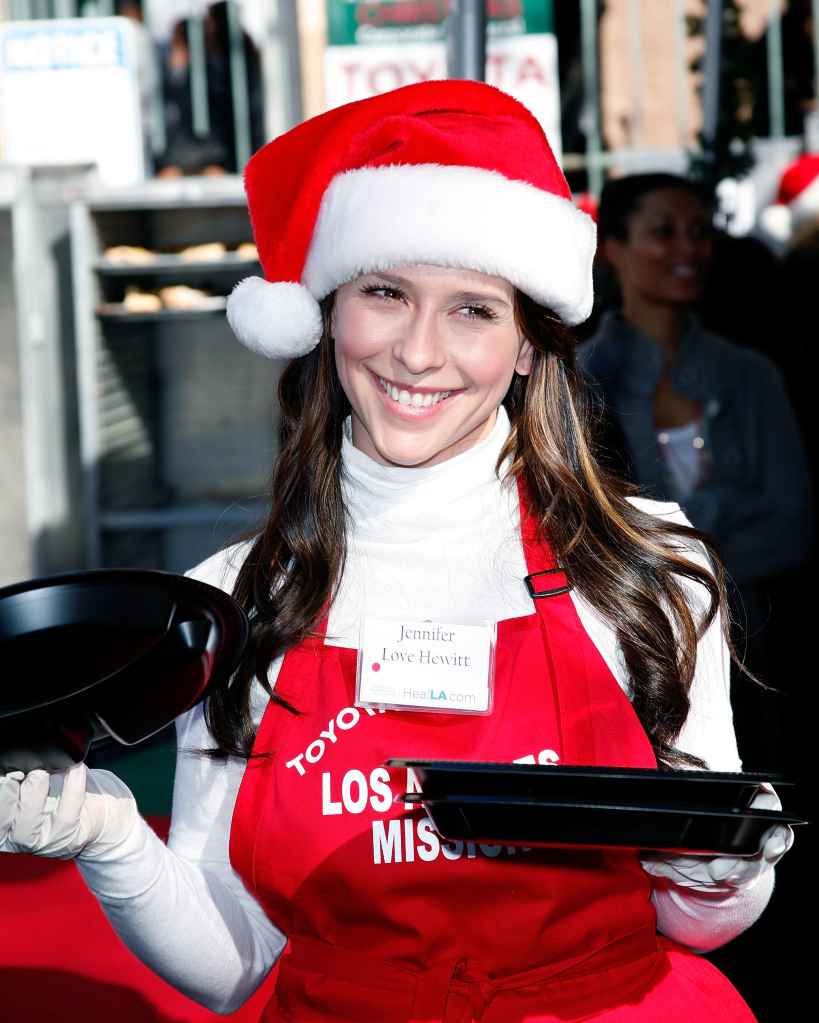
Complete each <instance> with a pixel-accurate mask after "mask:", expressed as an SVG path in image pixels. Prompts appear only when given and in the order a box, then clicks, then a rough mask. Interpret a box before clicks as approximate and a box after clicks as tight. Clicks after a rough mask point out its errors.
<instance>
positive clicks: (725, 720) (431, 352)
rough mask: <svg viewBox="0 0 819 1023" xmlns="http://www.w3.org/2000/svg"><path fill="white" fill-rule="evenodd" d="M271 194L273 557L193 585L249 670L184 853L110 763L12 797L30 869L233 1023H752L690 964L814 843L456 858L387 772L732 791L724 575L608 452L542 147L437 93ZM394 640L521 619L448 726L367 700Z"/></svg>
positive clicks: (289, 170)
mask: <svg viewBox="0 0 819 1023" xmlns="http://www.w3.org/2000/svg"><path fill="white" fill-rule="evenodd" d="M246 185H247V193H248V198H249V205H250V213H251V217H252V220H253V225H254V231H255V236H256V241H257V244H258V246H259V252H260V258H261V262H262V265H263V268H264V274H265V279H264V280H261V279H252V280H249V281H245V282H243V283H242V284H241V285H240V286H239V287H238V289H237V290H236V292H235V293H234V295H233V296H232V298H231V301H230V306H229V317H230V321H231V324H232V326H233V328H234V330H235V332H236V333H237V335H238V336H239V337H240V339H241V340H242V341H243V342H244V343H245V344H247V345H249V346H250V347H252V348H254V349H256V350H258V351H260V352H261V353H263V354H265V355H268V356H270V357H272V358H280V359H282V358H286V359H289V360H290V361H289V363H288V365H287V367H286V368H285V370H284V373H283V376H282V379H281V385H280V394H279V398H280V404H281V415H282V450H281V455H280V457H279V459H278V461H277V464H276V466H275V471H274V478H273V486H272V498H271V500H272V503H271V510H270V514H269V516H268V518H267V521H266V522H265V524H264V527H263V529H262V530H261V531H260V532H259V533H258V535H257V536H255V537H254V538H253V539H251V540H249V541H248V542H246V543H243V544H240V545H238V546H235V547H232V548H230V549H228V550H226V551H222V552H220V553H219V554H217V555H215V556H214V557H213V558H211V559H210V560H208V561H206V562H205V563H204V564H202V565H200V566H199V567H198V568H197V569H195V570H194V573H193V574H194V576H195V577H196V578H199V579H202V580H206V581H208V582H212V583H216V584H217V585H221V586H223V587H224V588H225V589H227V590H229V591H231V592H232V593H233V594H234V595H235V596H236V597H237V599H238V600H239V601H241V603H242V604H243V606H244V607H245V609H246V610H247V611H248V613H249V614H250V616H251V619H252V623H253V638H254V642H253V644H252V648H251V649H250V650H249V652H248V655H247V657H246V659H245V662H244V663H243V664H242V666H241V667H240V669H239V671H238V672H237V673H236V675H235V677H234V679H233V681H232V684H231V686H230V688H229V689H228V690H227V691H226V692H224V693H222V694H220V695H219V696H218V697H214V698H213V699H212V700H211V701H210V702H209V703H208V704H207V705H206V706H205V708H204V709H202V708H198V709H196V710H194V711H192V712H190V713H188V714H186V715H185V716H184V717H183V718H182V719H180V721H179V722H178V738H179V748H180V755H179V760H178V766H177V774H176V779H175V793H174V811H173V823H172V831H171V837H170V842H169V845H168V846H167V847H166V846H164V845H163V844H162V843H161V842H160V841H159V840H158V839H157V838H156V837H155V836H154V835H153V833H152V832H151V831H150V829H149V828H148V827H147V825H146V824H145V823H144V822H143V821H142V820H141V819H140V817H139V816H138V814H137V812H136V809H135V806H134V803H133V800H132V799H131V798H130V795H129V793H128V791H127V789H126V788H125V787H124V786H123V785H122V784H121V783H120V782H118V781H117V780H116V779H115V778H114V777H113V776H112V775H110V774H107V773H106V772H102V771H86V770H85V769H84V768H83V767H79V768H77V769H75V770H72V771H71V772H69V773H68V774H67V775H66V776H65V777H64V779H63V780H62V784H61V787H60V786H55V785H53V784H52V790H54V789H55V788H56V789H59V790H60V791H59V793H58V796H59V798H58V799H57V800H54V799H52V800H51V801H49V802H48V803H47V802H46V797H47V794H48V785H49V779H48V778H47V776H44V775H43V773H42V772H32V774H30V775H29V776H27V777H26V778H25V780H23V781H22V782H20V781H19V780H16V779H5V781H4V785H3V788H2V793H3V795H2V800H3V807H2V808H0V821H3V822H4V824H3V832H2V836H3V837H2V842H3V847H4V848H5V849H7V850H17V849H27V850H32V851H36V852H39V853H41V854H43V855H49V854H52V855H62V856H74V857H76V860H77V863H78V866H79V869H80V871H81V873H82V875H83V876H84V878H85V879H86V881H87V883H88V884H89V886H90V887H91V889H92V890H93V891H94V892H95V894H96V895H97V897H98V898H99V900H100V902H101V904H102V906H103V908H104V909H105V912H106V913H107V914H108V916H109V918H110V920H111V922H112V923H113V925H114V927H115V928H116V930H117V931H118V932H119V934H120V935H121V936H122V937H123V938H124V940H125V941H126V942H127V943H128V944H129V945H130V947H131V948H132V949H133V950H134V951H135V952H136V953H137V954H138V955H139V956H140V958H142V959H143V960H144V961H145V962H147V963H149V964H150V965H151V966H152V967H153V969H155V970H156V971H157V972H158V973H159V974H161V976H163V977H165V978H166V979H167V980H168V981H170V983H172V984H173V985H175V986H176V987H178V988H179V989H181V990H182V991H184V992H186V993H187V994H188V995H190V996H191V997H192V998H194V999H197V1000H198V1001H200V1002H202V1003H204V1004H206V1005H208V1006H210V1007H211V1008H214V1009H216V1010H217V1011H219V1012H229V1011H231V1010H232V1009H233V1008H235V1007H236V1006H238V1005H240V1004H241V1003H242V1002H243V1001H244V1000H245V999H247V998H248V997H249V995H250V994H251V993H252V992H253V991H254V990H255V988H256V987H257V986H258V985H259V984H260V982H261V981H262V979H263V978H264V977H265V976H266V975H267V974H268V972H269V971H270V969H271V967H272V966H273V964H274V963H275V962H276V961H277V960H280V963H279V974H278V980H277V985H276V989H275V993H274V995H273V997H272V1000H271V1002H270V1004H269V1005H268V1006H267V1008H266V1010H265V1012H264V1015H263V1018H264V1020H265V1021H268V1023H272V1021H285V1020H287V1021H298V1023H319V1021H322V1023H326V1021H331V1020H332V1021H349V1023H353V1021H356V1023H364V1021H373V1020H378V1021H395V1023H398V1021H401V1023H409V1021H422V1020H423V1021H434V1020H439V1021H448V1023H450V1021H451V1023H454V1021H456V1020H457V1021H469V1020H483V1021H485V1023H493V1021H495V1023H507V1021H508V1023H512V1021H515V1023H519V1021H523V1020H528V1021H532V1023H536V1021H537V1023H549V1021H557V1020H561V1021H568V1020H579V1019H584V1020H600V1021H607V1023H615V1021H620V1020H623V1021H625V1020H646V1021H649V1020H651V1021H656V1020H658V1019H662V1018H664V1017H665V1016H667V1015H669V1014H671V1015H674V1014H675V1012H676V1013H677V1014H679V1016H680V1017H682V1016H683V1015H684V1017H685V1018H686V1019H687V1020H720V1021H721V1023H730V1021H737V1023H739V1021H747V1020H751V1019H752V1018H753V1017H752V1015H751V1013H750V1011H749V1009H748V1008H747V1006H746V1005H745V1003H744V1002H743V1001H742V999H741V998H740V997H739V995H738V994H737V993H736V991H735V990H734V989H733V988H732V987H731V985H730V984H729V983H728V981H727V980H725V978H724V977H722V976H721V975H720V974H719V973H718V972H717V971H716V970H715V969H714V968H713V967H712V966H711V965H710V964H709V963H708V962H706V961H705V960H704V959H702V958H701V957H700V956H698V955H696V954H695V952H697V951H703V950H708V949H711V948H714V947H715V946H717V945H719V944H721V943H723V942H725V941H727V940H729V939H730V938H731V937H733V936H734V935H736V934H737V933H739V932H740V931H742V930H743V929H744V928H746V927H747V926H748V925H749V924H750V923H751V922H753V920H755V919H756V918H757V916H758V915H759V913H760V912H761V911H762V909H763V908H764V906H765V904H766V902H767V900H768V897H769V895H770V891H771V887H772V884H773V865H774V863H775V862H776V860H778V859H779V857H780V856H781V855H782V854H783V853H784V851H785V849H786V847H787V846H788V844H789V842H790V834H789V832H787V830H786V829H784V828H777V829H774V830H772V831H771V832H770V833H769V834H768V835H767V836H766V840H765V841H764V843H763V845H762V848H760V850H759V853H758V854H757V855H756V856H754V857H750V858H748V859H745V860H742V861H740V860H734V859H726V858H724V857H710V858H709V857H675V856H661V855H655V856H648V855H644V856H643V858H642V860H641V859H640V858H639V857H638V856H637V855H636V854H635V853H634V852H630V851H619V852H618V851H595V850H585V851H583V850H577V849H568V850H535V849H519V848H515V847H512V846H508V847H507V846H497V845H487V844H477V843H469V842H466V843H462V842H445V841H443V840H441V839H440V838H439V837H438V836H437V835H436V834H435V832H434V831H433V830H432V828H431V826H430V825H429V822H428V821H427V820H426V818H425V817H424V815H423V814H422V813H420V812H419V811H417V810H416V809H414V808H413V807H412V806H411V805H409V804H408V805H405V802H404V801H403V800H400V799H399V801H398V802H396V801H395V800H396V797H400V796H401V795H402V794H403V793H405V792H406V791H407V789H408V788H410V789H411V788H412V778H411V777H409V776H408V775H407V772H406V770H405V769H400V770H399V769H390V768H388V767H386V766H385V762H386V761H387V760H388V759H389V758H390V757H393V756H396V755H399V756H400V755H405V756H413V757H425V758H447V759H458V760H495V761H523V762H540V763H565V764H587V765H621V766H627V767H654V766H656V765H657V763H660V764H663V765H670V766H690V767H703V766H705V765H707V766H708V767H709V768H711V769H723V770H732V771H735V770H739V768H740V764H739V760H738V758H737V753H736V745H735V740H734V733H733V728H732V723H731V711H730V705H729V701H728V653H727V648H726V645H725V641H724V639H723V635H722V608H723V598H722V590H721V584H720V577H719V571H718V569H717V568H716V567H715V566H714V563H712V562H711V561H710V560H709V558H708V557H707V555H706V553H705V549H704V547H703V542H702V540H701V539H700V538H699V537H698V535H697V534H696V533H695V532H694V531H693V530H692V529H690V528H689V527H688V526H687V525H686V520H685V519H684V517H683V516H682V514H681V513H680V511H679V508H678V507H677V506H676V505H673V504H655V503H652V502H648V501H642V500H637V499H629V498H627V496H626V490H625V488H624V486H623V485H621V484H620V483H618V482H617V481H616V480H614V479H612V478H611V477H609V476H607V475H606V474H605V473H604V472H603V471H602V470H601V469H600V467H599V466H598V464H597V462H596V460H595V457H594V453H593V451H592V449H591V447H590V442H589V439H588V435H587V432H586V419H585V411H584V400H583V393H582V389H581V386H580V384H579V382H578V378H577V375H576V372H575V368H574V352H573V341H572V337H571V334H570V332H569V329H568V328H569V327H570V326H571V325H572V324H576V323H578V322H581V321H582V320H583V319H585V318H586V316H587V315H588V312H589V308H590V304H591V297H592V296H591V262H592V256H593V253H594V234H595V232H594V226H593V223H592V221H591V220H590V219H589V218H588V217H587V216H586V215H585V214H584V213H582V212H580V211H579V210H577V209H575V207H574V206H573V204H572V202H571V197H570V194H569V191H568V188H567V186H566V183H565V180H564V178H563V175H562V174H561V171H560V169H559V167H558V165H557V164H556V162H555V160H554V157H553V156H552V153H551V151H550V149H549V146H548V144H547V142H546V139H545V138H544V136H543V133H542V131H541V129H540V127H539V125H538V124H537V122H536V121H535V120H534V118H533V117H532V116H531V115H530V114H529V113H528V111H527V110H526V109H525V108H523V107H522V106H521V105H520V104H519V103H517V102H516V101H514V100H512V99H511V98H510V97H508V96H506V95H504V94H503V93H501V92H499V91H497V90H495V89H492V88H490V87H488V86H486V85H483V84H479V83H474V82H427V83H423V84H420V85H415V86H410V87H408V88H405V89H401V90H398V91H396V92H393V93H388V94H386V95H383V96H380V97H376V98H373V99H368V100H364V101H361V102H359V103H354V104H350V105H348V106H345V107H341V108H339V109H337V110H333V111H330V112H329V113H326V114H323V115H321V116H320V117H317V118H314V119H313V120H311V121H308V122H306V123H305V124H302V125H300V126H299V127H297V128H295V129H293V130H292V131H290V132H288V133H287V134H286V135H284V136H282V137H281V138H279V139H277V140H275V141H273V142H271V143H270V144H269V145H268V146H266V147H265V148H264V149H262V150H261V151H260V152H259V153H257V154H256V156H255V157H254V158H253V159H252V160H251V161H250V164H249V165H248V168H247V173H246ZM384 620H387V621H388V622H390V621H391V622H393V623H396V622H397V623H401V624H402V626H406V625H407V623H409V625H412V623H415V625H416V627H417V624H418V623H419V622H420V623H423V624H424V628H423V629H420V630H419V629H417V628H416V631H424V630H425V629H426V627H427V626H428V631H429V636H430V637H432V636H433V635H434V636H435V637H438V638H440V637H441V636H449V635H454V634H455V633H456V632H457V631H458V630H459V629H463V628H464V627H465V626H474V627H475V629H476V630H477V633H481V629H480V626H485V624H486V623H487V622H488V623H491V625H492V626H493V627H494V626H495V625H496V628H497V643H496V649H495V655H494V660H493V663H494V673H493V677H490V674H491V673H489V674H488V673H487V672H484V673H483V675H482V676H480V675H478V676H476V677H475V678H474V679H473V680H472V683H471V684H472V689H471V690H470V692H471V695H472V696H473V697H476V698H477V699H478V703H479V704H480V705H481V706H483V707H484V709H490V710H491V712H490V713H482V714H474V713H458V711H459V710H463V706H460V707H459V706H457V705H452V706H447V707H445V711H446V712H445V713H438V712H433V711H432V710H430V706H429V703H430V701H429V699H428V698H427V697H426V696H425V695H424V694H425V690H427V689H428V687H426V686H425V680H426V679H427V678H428V675H427V674H426V673H425V671H424V669H423V667H422V666H420V665H419V668H418V671H417V674H414V675H413V683H414V685H413V686H411V687H408V691H407V692H406V693H404V694H403V695H402V694H399V696H398V697H396V699H394V700H391V701H389V702H390V703H391V704H395V703H401V706H400V707H398V708H395V707H391V708H390V709H386V710H383V709H380V708H378V707H377V706H374V705H373V703H377V701H371V703H368V702H367V701H366V700H363V699H358V700H357V692H356V680H357V672H356V662H357V649H358V648H359V646H360V645H362V656H361V658H360V661H361V671H360V675H361V678H360V680H359V684H360V685H361V686H364V687H365V688H367V687H370V688H369V689H368V690H367V691H372V686H373V684H374V682H376V681H377V679H376V678H374V673H375V672H376V670H377V669H378V668H382V667H383V666H382V665H381V659H382V658H381V654H380V653H379V648H376V647H368V646H367V642H368V640H367V639H366V636H368V635H370V634H378V629H377V628H376V626H377V625H378V623H379V621H380V622H381V623H382V624H383V621H384ZM368 630H371V631H370V632H368ZM372 630H375V632H374V633H372ZM408 631H412V630H408ZM477 633H476V634H477ZM401 634H402V635H403V634H404V633H403V631H402V633H401ZM379 635H380V634H379ZM481 635H482V636H483V639H482V640H476V641H475V642H476V644H477V647H476V649H478V648H480V649H484V650H485V647H481V646H480V644H481V643H482V642H484V641H485V639H486V629H484V630H483V632H482V633H481ZM360 636H364V637H365V639H363V640H361V639H360ZM384 655H387V649H386V647H385V648H384ZM490 660H491V659H490ZM384 674H388V673H386V672H385V673H384ZM490 689H491V702H490V698H489V697H490ZM361 691H363V690H361ZM361 691H360V692H359V696H360V695H361ZM440 693H444V690H443V689H441V690H440V692H439V693H438V694H437V696H436V698H438V699H442V698H444V699H445V698H446V694H445V693H444V697H441V696H440ZM202 749H211V750H216V753H215V754H212V755H210V756H207V755H202V754H201V753H197V752H196V751H197V750H202ZM53 794H54V793H53ZM761 798H762V800H763V801H764V802H765V805H773V804H774V803H775V800H776V797H775V796H774V795H773V794H772V793H769V794H766V795H764V796H763V797H761ZM692 950H694V951H692ZM283 952H284V955H282V953H283ZM280 957H281V958H280Z"/></svg>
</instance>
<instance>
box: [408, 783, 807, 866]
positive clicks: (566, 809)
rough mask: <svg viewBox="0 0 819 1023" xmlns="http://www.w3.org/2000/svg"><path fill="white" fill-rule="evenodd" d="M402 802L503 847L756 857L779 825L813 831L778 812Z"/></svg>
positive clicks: (461, 836) (450, 835)
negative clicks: (766, 837) (766, 834)
mask: <svg viewBox="0 0 819 1023" xmlns="http://www.w3.org/2000/svg"><path fill="white" fill-rule="evenodd" d="M399 799H400V800H402V801H404V802H407V803H410V804H412V803H415V804H422V805H423V806H424V808H425V809H426V812H427V814H428V816H429V818H430V820H431V821H432V825H433V827H434V828H435V830H436V831H437V832H438V834H439V835H440V836H441V837H442V838H444V839H446V840H448V841H470V842H486V843H492V844H496V845H524V846H531V847H551V848H560V847H571V848H578V847H593V848H619V849H622V848H627V849H651V850H659V851H668V852H687V853H692V852H693V853H707V854H719V855H732V856H752V855H754V854H755V853H757V852H758V851H759V846H760V839H761V837H762V835H763V833H764V832H765V831H767V829H768V828H770V827H771V826H772V825H774V824H791V825H796V824H804V823H805V821H803V820H801V819H798V818H795V817H791V816H789V815H787V814H784V813H782V812H781V811H775V810H753V811H750V812H746V813H736V812H735V813H730V812H720V811H716V810H679V809H673V808H658V807H645V806H617V805H613V804H595V803H549V802H543V801H537V800H507V799H503V798H495V799H479V798H475V797H473V798H471V799H470V798H468V797H467V798H464V799H462V800H455V799H440V800H439V799H430V798H427V797H425V796H423V795H422V794H421V793H419V792H412V793H406V794H405V795H403V796H400V797H399Z"/></svg>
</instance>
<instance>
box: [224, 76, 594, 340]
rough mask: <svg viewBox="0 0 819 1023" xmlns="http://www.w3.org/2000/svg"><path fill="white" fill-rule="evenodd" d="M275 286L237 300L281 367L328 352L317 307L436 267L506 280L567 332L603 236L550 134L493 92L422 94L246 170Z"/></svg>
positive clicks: (277, 151)
mask: <svg viewBox="0 0 819 1023" xmlns="http://www.w3.org/2000/svg"><path fill="white" fill-rule="evenodd" d="M245 189H246V192H247V198H248V206H249V210H250V218H251V222H252V225H253V233H254V236H255V240H256V244H257V246H258V249H259V259H260V261H261V264H262V269H263V271H264V279H262V278H260V277H249V278H247V279H246V280H244V281H242V282H241V283H240V284H238V285H237V286H236V288H235V289H234V291H233V293H232V294H231V296H230V298H229V300H228V311H227V314H228V319H229V321H230V325H231V327H232V328H233V331H234V333H235V334H236V336H237V337H238V338H239V340H240V341H242V343H243V344H245V345H247V347H248V348H251V349H253V350H255V351H258V352H260V353H261V354H263V355H266V356H268V357H270V358H293V357H295V356H299V355H305V354H306V353H307V352H309V351H310V350H311V349H312V348H314V347H315V346H316V345H317V344H318V342H319V339H320V338H321V333H322V317H321V311H320V308H319V304H318V303H319V301H320V300H321V299H323V298H324V297H326V296H327V295H329V294H330V293H331V292H332V291H334V290H335V289H336V288H338V287H339V286H340V285H341V284H344V283H346V282H347V281H350V280H353V279H354V278H355V277H358V276H359V275H361V274H363V273H370V272H374V271H380V270H386V269H388V268H389V267H394V266H398V265H401V264H405V265H406V264H412V263H429V264H434V265H438V266H446V267H458V268H462V269H471V270H478V271H481V272H483V273H487V274H492V275H495V276H498V277H503V278H505V279H506V280H508V281H509V282H510V283H511V284H513V285H514V286H515V287H517V288H519V289H520V290H521V291H523V292H525V293H526V294H527V295H529V296H530V297H531V298H533V299H534V300H535V301H536V302H538V303H540V304H542V305H544V306H548V307H549V308H550V309H552V310H553V311H554V312H555V313H556V314H557V315H558V316H560V317H561V318H562V319H563V320H564V322H566V323H568V324H576V323H581V322H582V321H583V320H585V319H586V318H587V316H588V315H589V312H590V310H591V303H592V277H591V271H592V260H593V257H594V249H595V226H594V223H593V222H592V220H591V218H590V217H589V216H587V215H586V214H585V213H583V212H582V211H580V210H578V209H577V208H576V207H575V206H574V204H573V203H572V197H571V193H570V191H569V188H568V186H567V184H566V179H565V178H564V176H563V173H562V171H561V170H560V167H559V166H558V164H557V161H556V160H555V158H554V155H553V153H552V151H551V149H550V147H549V143H548V142H547V141H546V137H545V135H544V134H543V131H542V129H541V127H540V125H539V124H538V122H537V121H536V120H535V118H534V117H533V115H532V114H531V113H530V112H529V111H528V110H527V109H526V108H525V107H524V106H523V105H522V104H520V103H519V102H518V101H517V100H514V99H512V97H511V96H508V95H506V94H505V93H503V92H501V91H500V90H498V89H495V88H493V87H491V86H489V85H484V84H483V83H481V82H471V81H440V82H421V83H419V84H417V85H409V86H406V87H404V88H402V89H396V90H395V91H393V92H389V93H384V94H383V95H380V96H375V97H372V98H370V99H365V100H360V101H358V102H355V103H349V104H346V105H345V106H342V107H338V108H336V109H334V110H330V111H328V112H327V113H324V114H320V115H319V116H318V117H313V118H311V119H310V120H309V121H305V122H304V123H303V124H300V125H298V126H297V127H295V128H293V129H291V130H290V131H288V132H286V133H285V134H284V135H281V136H280V137H279V138H277V139H274V140H273V141H272V142H270V143H268V144H267V145H266V146H264V147H263V148H262V149H260V150H259V151H258V152H257V153H256V154H255V155H254V156H253V157H252V159H251V160H250V161H249V163H248V165H247V168H246V170H245Z"/></svg>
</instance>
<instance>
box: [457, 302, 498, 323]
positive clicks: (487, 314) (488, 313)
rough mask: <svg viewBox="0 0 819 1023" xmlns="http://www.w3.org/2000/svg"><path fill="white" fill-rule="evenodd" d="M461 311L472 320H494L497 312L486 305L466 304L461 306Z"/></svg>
mask: <svg viewBox="0 0 819 1023" xmlns="http://www.w3.org/2000/svg"><path fill="white" fill-rule="evenodd" d="M461 311H462V312H464V313H465V314H466V317H467V319H470V320H494V319H495V314H494V313H493V312H492V310H491V309H490V308H489V307H488V306H485V305H465V306H461Z"/></svg>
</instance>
